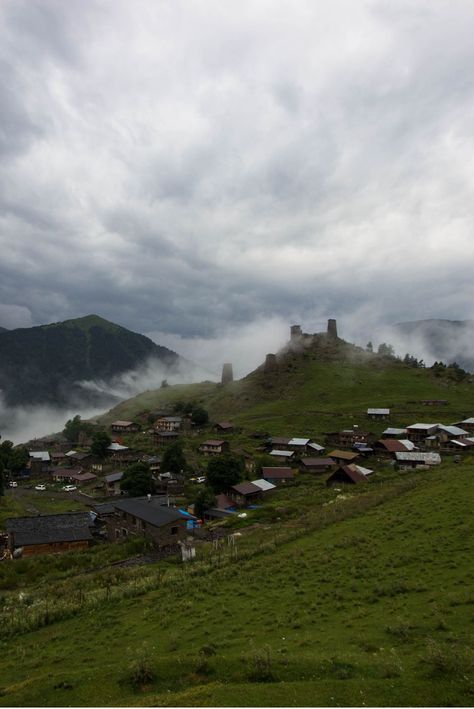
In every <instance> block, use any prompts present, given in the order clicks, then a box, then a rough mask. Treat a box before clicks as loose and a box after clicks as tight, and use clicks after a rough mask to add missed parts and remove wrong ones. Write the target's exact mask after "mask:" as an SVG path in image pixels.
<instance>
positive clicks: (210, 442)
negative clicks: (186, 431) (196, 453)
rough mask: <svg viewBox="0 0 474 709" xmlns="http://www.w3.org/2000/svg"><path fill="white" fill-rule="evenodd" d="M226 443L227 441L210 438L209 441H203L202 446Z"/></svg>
mask: <svg viewBox="0 0 474 709" xmlns="http://www.w3.org/2000/svg"><path fill="white" fill-rule="evenodd" d="M224 443H225V441H218V440H215V439H213V438H210V439H209V440H207V441H203V442H202V443H201V446H222V445H223V444H224Z"/></svg>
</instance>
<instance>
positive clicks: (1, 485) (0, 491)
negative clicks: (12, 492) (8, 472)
mask: <svg viewBox="0 0 474 709" xmlns="http://www.w3.org/2000/svg"><path fill="white" fill-rule="evenodd" d="M4 494H5V472H4V469H3V463H2V461H1V460H0V497H2V496H3V495H4Z"/></svg>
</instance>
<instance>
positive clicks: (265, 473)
mask: <svg viewBox="0 0 474 709" xmlns="http://www.w3.org/2000/svg"><path fill="white" fill-rule="evenodd" d="M293 476H294V473H293V471H292V469H291V468H270V467H268V468H262V477H263V479H264V480H265V479H266V478H269V479H270V480H271V479H273V480H277V479H284V478H292V477H293Z"/></svg>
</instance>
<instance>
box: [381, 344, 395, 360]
mask: <svg viewBox="0 0 474 709" xmlns="http://www.w3.org/2000/svg"><path fill="white" fill-rule="evenodd" d="M377 354H379V355H382V356H383V357H395V350H394V349H393V347H392V345H387V343H386V342H382V343H381V344H380V345H379V348H378V350H377Z"/></svg>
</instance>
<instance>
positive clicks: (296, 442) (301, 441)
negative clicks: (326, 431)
mask: <svg viewBox="0 0 474 709" xmlns="http://www.w3.org/2000/svg"><path fill="white" fill-rule="evenodd" d="M310 440H311V439H310V438H292V439H291V440H289V441H288V443H287V445H288V446H307V445H308V443H309V442H310Z"/></svg>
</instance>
